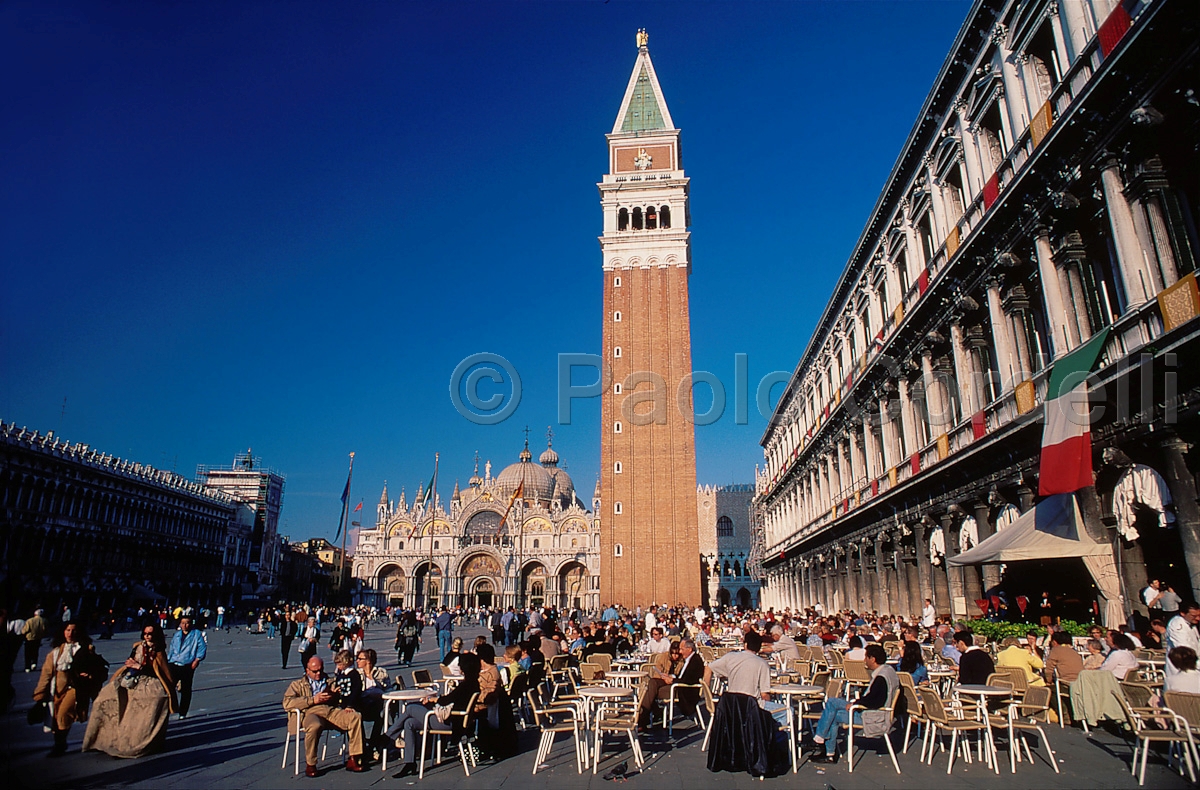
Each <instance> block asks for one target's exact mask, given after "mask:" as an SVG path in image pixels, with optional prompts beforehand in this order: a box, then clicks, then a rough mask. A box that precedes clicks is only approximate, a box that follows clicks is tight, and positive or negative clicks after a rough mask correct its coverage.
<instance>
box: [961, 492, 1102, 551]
mask: <svg viewBox="0 0 1200 790" xmlns="http://www.w3.org/2000/svg"><path fill="white" fill-rule="evenodd" d="M1068 503H1069V504H1068ZM1039 520H1040V521H1041V522H1042V526H1043V529H1045V528H1047V527H1049V528H1051V529H1055V528H1057V529H1056V531H1059V532H1065V533H1067V534H1070V533H1071V532H1072V531H1073V532H1074V533H1075V534H1077V535H1078V536H1079V540H1071V539H1070V538H1061V537H1059V536H1058V535H1052V534H1050V533H1049V532H1045V531H1042V530H1039V529H1037V524H1038V521H1039ZM1105 554H1107V555H1109V556H1110V557H1111V556H1112V547H1111V546H1108V545H1107V544H1104V543H1097V542H1096V541H1094V540H1092V537H1091V536H1090V535H1088V532H1087V529H1086V528H1085V527H1084V525H1083V518H1082V517H1081V516H1080V514H1079V505H1078V504H1076V502H1075V497H1074V496H1070V495H1068V496H1062V497H1049V498H1048V499H1046V500H1044V501H1042V502H1039V503H1038V504H1037V506H1036V507H1032V508H1030V509H1029V510H1027V511H1025V512H1024V513H1022V514H1021V515H1020V516H1019V517H1018V518H1017V519H1016V520H1015V521H1013V523H1012V524H1010V525H1009V526H1008V527H1006V528H1005V529H1004V530H1003V531H1001V532H997V533H996V534H994V535H992V536H991V537H989V538H988V539H987V540H985V541H983V542H982V543H980V544H979V545H978V546H976V547H975V548H973V549H971V550H970V551H967V552H963V553H962V554H956V555H954V556H953V557H948V558H947V562H949V564H951V565H985V564H989V563H998V562H1015V561H1017V560H1052V559H1062V558H1065V557H1094V556H1101V555H1105Z"/></svg>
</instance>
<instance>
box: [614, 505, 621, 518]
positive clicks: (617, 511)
mask: <svg viewBox="0 0 1200 790" xmlns="http://www.w3.org/2000/svg"><path fill="white" fill-rule="evenodd" d="M613 512H614V513H616V514H617V515H618V516H619V515H621V503H620V502H613Z"/></svg>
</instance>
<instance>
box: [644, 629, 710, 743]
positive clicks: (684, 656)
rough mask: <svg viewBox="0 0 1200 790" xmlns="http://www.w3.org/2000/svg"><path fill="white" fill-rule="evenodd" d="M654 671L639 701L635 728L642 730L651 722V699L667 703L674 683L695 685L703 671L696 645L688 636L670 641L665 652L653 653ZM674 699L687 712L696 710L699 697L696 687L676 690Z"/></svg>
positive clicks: (690, 712)
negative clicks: (638, 715) (668, 648)
mask: <svg viewBox="0 0 1200 790" xmlns="http://www.w3.org/2000/svg"><path fill="white" fill-rule="evenodd" d="M653 664H654V670H653V671H652V672H651V673H650V677H649V678H647V679H646V683H645V685H644V686H643V687H642V696H641V699H640V700H639V705H640V707H641V711H640V717H639V721H638V727H639V728H642V729H644V728H645V727H646V726H648V725H649V723H650V718H651V711H652V710H653V708H654V701H655V700H659V701H660V702H666V701H667V700H669V699H670V698H671V686H672V685H673V684H675V683H680V684H683V685H688V686H691V685H695V684H697V683H699V682H700V679H701V677H702V676H703V674H704V660H703V659H701V658H700V656H699V655H697V654H696V644H695V642H693V641H692V640H691V639H681V640H679V642H677V643H673V644H672V645H671V648H670V650H669V651H668V652H666V653H658V654H656V655H655V656H654V661H653ZM675 699H676V700H678V701H680V702H681V703H682V706H681V707H682V708H683V710H684V712H685V713H686V714H687V715H692V714H693V713H694V712H695V710H696V703H697V701H698V700H699V699H700V697H699V691H698V689H684V690H682V691H680V692H677V693H676V696H675Z"/></svg>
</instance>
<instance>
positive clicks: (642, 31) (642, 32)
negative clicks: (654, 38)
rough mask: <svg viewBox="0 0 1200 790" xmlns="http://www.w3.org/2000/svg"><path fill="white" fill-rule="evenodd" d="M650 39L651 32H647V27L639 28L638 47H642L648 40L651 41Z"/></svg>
mask: <svg viewBox="0 0 1200 790" xmlns="http://www.w3.org/2000/svg"><path fill="white" fill-rule="evenodd" d="M649 41H650V34H649V33H647V32H646V28H644V27H640V28H638V32H637V45H638V49H641V48H642V47H644V46H646V44H647V42H649Z"/></svg>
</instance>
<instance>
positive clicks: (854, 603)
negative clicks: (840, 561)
mask: <svg viewBox="0 0 1200 790" xmlns="http://www.w3.org/2000/svg"><path fill="white" fill-rule="evenodd" d="M845 561H846V603H845V606H848V607H849V608H851V609H853V610H854V611H856V612H857V611H858V574H857V573H856V572H855V569H854V543H853V541H851V543H850V544H849V545H848V546H846V557H845Z"/></svg>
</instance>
